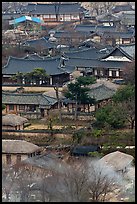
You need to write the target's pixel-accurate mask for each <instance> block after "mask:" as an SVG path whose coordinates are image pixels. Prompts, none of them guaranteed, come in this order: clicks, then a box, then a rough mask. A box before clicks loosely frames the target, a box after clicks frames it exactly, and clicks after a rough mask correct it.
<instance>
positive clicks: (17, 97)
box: [2, 92, 57, 106]
mask: <svg viewBox="0 0 137 204" xmlns="http://www.w3.org/2000/svg"><path fill="white" fill-rule="evenodd" d="M56 102H57V100H56V99H55V98H52V97H50V96H46V95H43V94H41V93H38V94H36V93H31V94H30V93H10V92H2V103H3V104H22V105H23V104H25V105H26V104H28V105H29V104H30V105H32V104H34V105H42V106H52V105H54V104H55V103H56Z"/></svg>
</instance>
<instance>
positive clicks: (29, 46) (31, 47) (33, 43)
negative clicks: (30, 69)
mask: <svg viewBox="0 0 137 204" xmlns="http://www.w3.org/2000/svg"><path fill="white" fill-rule="evenodd" d="M22 46H23V49H24V50H25V51H27V52H33V53H34V52H38V53H41V54H43V53H44V52H45V53H48V52H49V51H51V52H53V51H54V49H55V47H56V44H55V43H52V42H49V41H48V40H46V39H45V38H44V37H43V38H39V39H35V40H27V41H25V42H23V43H22Z"/></svg>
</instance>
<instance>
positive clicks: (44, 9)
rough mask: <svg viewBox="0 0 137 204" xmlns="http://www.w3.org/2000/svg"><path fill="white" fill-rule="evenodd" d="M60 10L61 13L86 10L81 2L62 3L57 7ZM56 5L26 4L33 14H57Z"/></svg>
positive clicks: (28, 10) (27, 9)
mask: <svg viewBox="0 0 137 204" xmlns="http://www.w3.org/2000/svg"><path fill="white" fill-rule="evenodd" d="M56 10H59V12H58V13H59V14H74V13H79V12H80V11H82V10H85V9H84V8H81V6H80V4H78V3H71V4H70V3H68V4H67V3H66V4H60V5H59V9H58V6H57V9H56ZM56 10H55V5H54V4H36V5H35V4H30V3H29V4H28V5H27V6H26V10H24V12H25V11H27V12H29V13H31V14H56Z"/></svg>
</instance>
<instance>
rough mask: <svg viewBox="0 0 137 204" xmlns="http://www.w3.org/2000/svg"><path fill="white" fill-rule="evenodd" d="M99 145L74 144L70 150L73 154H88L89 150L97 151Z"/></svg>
mask: <svg viewBox="0 0 137 204" xmlns="http://www.w3.org/2000/svg"><path fill="white" fill-rule="evenodd" d="M99 150H100V147H99V146H98V145H89V146H75V147H74V148H72V150H71V155H73V156H88V155H89V153H90V152H98V151H99Z"/></svg>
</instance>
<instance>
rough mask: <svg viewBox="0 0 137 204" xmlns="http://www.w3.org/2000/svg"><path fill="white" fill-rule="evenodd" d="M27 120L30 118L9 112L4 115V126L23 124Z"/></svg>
mask: <svg viewBox="0 0 137 204" xmlns="http://www.w3.org/2000/svg"><path fill="white" fill-rule="evenodd" d="M26 122H28V119H26V118H24V117H21V116H19V115H16V114H7V115H5V116H2V125H3V126H17V125H23V124H24V123H26Z"/></svg>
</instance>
